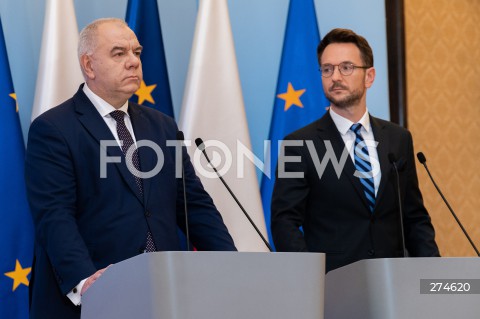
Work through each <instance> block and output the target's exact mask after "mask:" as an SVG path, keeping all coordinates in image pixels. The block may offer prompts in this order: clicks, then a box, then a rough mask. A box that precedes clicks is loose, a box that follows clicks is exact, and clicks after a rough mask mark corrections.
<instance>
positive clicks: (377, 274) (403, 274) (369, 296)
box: [325, 258, 480, 319]
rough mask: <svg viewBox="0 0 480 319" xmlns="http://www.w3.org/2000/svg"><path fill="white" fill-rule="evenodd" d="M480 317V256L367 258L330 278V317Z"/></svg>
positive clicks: (327, 310)
mask: <svg viewBox="0 0 480 319" xmlns="http://www.w3.org/2000/svg"><path fill="white" fill-rule="evenodd" d="M351 318H368V319H406V318H408V319H410V318H435V319H443V318H449V319H451V318H462V319H463V318H468V319H470V318H480V258H387V259H370V260H362V261H358V262H356V263H353V264H351V265H348V266H345V267H342V268H339V269H336V270H333V271H331V272H329V273H328V274H327V275H326V278H325V319H351Z"/></svg>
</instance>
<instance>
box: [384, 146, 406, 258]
mask: <svg viewBox="0 0 480 319" xmlns="http://www.w3.org/2000/svg"><path fill="white" fill-rule="evenodd" d="M388 160H389V161H390V163H391V164H392V166H393V169H394V171H395V181H396V184H397V185H396V188H397V197H398V214H399V216H400V231H401V237H402V249H403V257H407V249H406V248H405V232H404V230H403V205H402V193H401V191H400V176H399V175H398V166H397V160H396V159H395V155H393V153H388Z"/></svg>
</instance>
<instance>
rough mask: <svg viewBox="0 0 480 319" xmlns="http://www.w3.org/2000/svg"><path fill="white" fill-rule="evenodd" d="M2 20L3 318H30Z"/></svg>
mask: <svg viewBox="0 0 480 319" xmlns="http://www.w3.org/2000/svg"><path fill="white" fill-rule="evenodd" d="M16 98H17V97H16V95H15V93H14V91H13V84H12V79H11V76H10V67H9V64H8V57H7V50H6V48H5V39H4V37H3V29H2V23H1V20H0V141H2V151H1V152H0V318H10V319H18V318H28V284H29V277H30V271H31V264H32V256H33V225H32V220H31V216H30V212H29V208H28V203H27V196H26V192H25V182H24V168H23V163H24V157H25V145H24V143H23V137H22V130H21V129H20V120H19V117H18V107H17V103H16Z"/></svg>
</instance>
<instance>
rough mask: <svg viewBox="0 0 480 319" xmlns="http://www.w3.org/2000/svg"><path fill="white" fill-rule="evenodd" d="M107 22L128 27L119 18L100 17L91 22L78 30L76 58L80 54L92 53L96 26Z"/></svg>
mask: <svg viewBox="0 0 480 319" xmlns="http://www.w3.org/2000/svg"><path fill="white" fill-rule="evenodd" d="M109 22H114V23H117V24H119V25H123V26H125V27H127V28H128V24H127V23H126V22H125V21H124V20H122V19H119V18H101V19H97V20H95V21H93V22H91V23H90V24H88V25H87V26H86V27H85V28H83V30H82V31H81V32H80V36H79V39H78V47H77V54H78V59H80V58H81V57H82V55H85V54H92V53H93V50H94V49H95V45H96V43H95V40H96V35H97V31H98V27H99V26H100V25H102V24H104V23H109Z"/></svg>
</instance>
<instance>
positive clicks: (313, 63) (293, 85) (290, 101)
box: [261, 0, 329, 243]
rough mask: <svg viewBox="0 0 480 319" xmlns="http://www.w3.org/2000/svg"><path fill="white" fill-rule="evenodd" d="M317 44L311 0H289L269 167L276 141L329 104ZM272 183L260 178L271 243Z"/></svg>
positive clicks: (274, 156) (275, 154) (275, 157)
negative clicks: (319, 63) (320, 68)
mask: <svg viewBox="0 0 480 319" xmlns="http://www.w3.org/2000/svg"><path fill="white" fill-rule="evenodd" d="M319 43H320V35H319V32H318V25H317V17H316V14H315V5H314V3H313V0H295V1H294V0H291V1H290V6H289V9H288V18H287V27H286V30H285V39H284V42H283V52H282V59H281V63H280V71H279V75H278V82H277V94H276V96H275V102H274V107H273V114H272V122H271V125H270V141H271V149H270V152H269V153H267V155H266V156H267V157H268V156H270V163H271V165H272V168H273V167H275V165H276V164H277V160H278V150H279V147H278V141H281V140H283V138H284V137H285V136H286V135H288V134H289V133H292V132H294V131H296V130H297V129H299V128H301V127H303V126H305V125H307V124H309V123H311V122H313V121H314V120H316V119H318V118H320V117H321V116H322V115H323V114H325V111H326V107H328V105H329V102H328V100H327V99H326V98H325V95H324V93H323V88H322V79H321V74H320V72H319V70H318V69H319V66H318V62H317V53H316V52H317V46H318V44H319ZM272 171H273V170H272ZM274 183H275V174H274V173H273V172H272V176H271V177H270V178H269V177H268V176H266V175H264V176H263V179H262V185H261V193H262V204H263V210H264V212H265V222H266V224H267V229H268V235H269V239H270V243H273V240H272V234H271V228H270V222H271V218H270V205H271V200H272V192H273V186H274Z"/></svg>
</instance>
